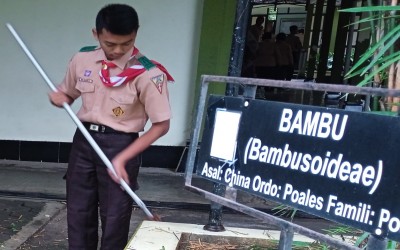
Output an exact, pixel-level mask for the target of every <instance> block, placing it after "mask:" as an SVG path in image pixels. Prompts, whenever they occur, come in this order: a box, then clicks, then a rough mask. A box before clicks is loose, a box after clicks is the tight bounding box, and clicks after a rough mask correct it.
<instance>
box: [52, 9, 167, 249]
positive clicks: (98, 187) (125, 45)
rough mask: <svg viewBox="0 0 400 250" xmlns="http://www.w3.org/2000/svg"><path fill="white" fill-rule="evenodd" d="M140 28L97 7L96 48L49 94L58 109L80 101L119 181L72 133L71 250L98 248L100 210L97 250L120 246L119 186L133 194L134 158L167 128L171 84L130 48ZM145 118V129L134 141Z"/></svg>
mask: <svg viewBox="0 0 400 250" xmlns="http://www.w3.org/2000/svg"><path fill="white" fill-rule="evenodd" d="M138 28H139V18H138V15H137V12H136V11H135V9H134V8H132V7H131V6H129V5H125V4H109V5H106V6H105V7H103V8H102V9H101V10H100V11H99V12H98V14H97V17H96V28H95V29H93V30H92V33H93V36H94V38H95V39H96V40H97V41H98V42H99V47H97V46H91V47H85V48H83V49H82V50H81V51H80V52H79V53H77V54H75V55H74V56H73V57H72V59H71V61H70V63H69V66H68V70H67V73H66V75H65V78H64V80H63V81H62V82H61V84H60V85H59V86H58V91H57V92H52V93H50V94H49V98H50V101H51V103H52V104H53V105H55V106H57V107H62V105H63V103H67V104H72V103H73V102H74V100H75V99H77V98H78V97H81V99H82V106H81V108H80V109H79V111H78V114H77V116H78V118H79V119H80V120H81V121H82V123H83V125H84V126H85V127H86V128H87V130H88V131H89V133H90V134H91V136H92V137H93V139H94V140H95V141H96V143H97V144H98V145H99V147H100V148H101V149H102V151H103V152H104V154H105V155H106V156H107V157H108V158H109V159H110V160H111V162H112V164H113V166H114V169H115V172H116V175H117V176H114V175H113V174H112V173H110V171H108V170H107V167H106V166H105V164H104V163H103V161H102V160H101V159H100V157H99V156H98V155H97V154H96V152H95V151H94V150H93V148H92V147H91V146H90V144H89V143H88V141H87V140H86V138H85V137H84V136H83V134H82V133H81V132H80V130H77V131H76V132H75V135H74V138H73V143H72V148H71V153H70V159H69V164H68V170H67V174H66V181H67V221H68V242H69V249H70V250H78V249H79V250H82V249H85V250H97V245H98V210H99V211H100V219H101V229H102V234H101V249H102V250H122V249H124V248H125V246H126V244H127V241H128V233H129V224H130V217H131V213H132V205H133V200H132V198H131V197H130V196H129V195H128V194H127V193H126V192H125V191H123V190H122V188H121V187H120V180H121V179H123V180H124V181H125V182H126V183H128V184H129V185H130V187H131V188H132V190H137V189H138V188H139V186H138V183H137V176H138V173H139V167H140V164H141V158H140V153H141V152H142V151H143V150H145V149H146V148H147V147H149V146H150V145H151V144H152V143H153V142H154V141H156V140H157V139H158V138H160V137H161V136H163V135H164V134H166V133H167V131H168V130H169V126H170V119H171V109H170V104H169V97H168V88H167V83H168V81H173V79H172V77H171V76H170V75H169V73H168V72H167V71H166V69H165V68H164V67H162V66H161V65H160V64H159V63H157V62H155V61H151V60H149V59H147V57H145V56H144V55H143V54H141V53H140V51H139V50H138V49H137V48H136V47H135V40H136V38H137V31H138ZM148 120H150V121H151V123H152V125H151V127H150V128H149V129H148V130H147V131H146V132H144V133H143V134H142V135H141V136H140V137H139V136H138V133H139V132H142V131H143V130H144V127H145V124H146V123H147V121H148ZM99 208H100V209H99Z"/></svg>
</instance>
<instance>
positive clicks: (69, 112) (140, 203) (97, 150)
mask: <svg viewBox="0 0 400 250" xmlns="http://www.w3.org/2000/svg"><path fill="white" fill-rule="evenodd" d="M6 26H7V28H8V29H9V30H10V32H11V34H12V35H13V36H14V38H15V40H17V42H18V44H19V45H20V46H21V48H22V49H23V51H24V52H25V54H26V55H27V56H28V58H29V59H30V60H31V62H32V63H33V65H34V66H35V67H36V69H37V70H38V71H39V73H40V74H41V75H42V77H43V79H44V80H45V82H46V83H47V85H48V86H49V87H50V89H51V90H52V91H54V92H57V91H58V90H57V88H56V87H55V86H54V84H53V83H52V82H51V81H50V79H49V77H48V76H47V75H46V73H45V72H44V70H43V69H42V67H41V66H40V64H39V63H38V62H37V61H36V59H35V57H33V55H32V53H31V52H30V51H29V50H28V48H27V47H26V45H25V43H24V42H23V41H22V39H21V38H20V37H19V35H18V33H17V32H16V31H15V29H14V28H13V26H12V25H11V24H9V23H7V24H6ZM63 108H64V109H65V110H66V111H67V113H68V115H69V116H70V117H71V119H72V120H73V121H74V122H75V124H76V126H78V128H79V130H80V131H81V132H82V134H83V135H84V136H85V138H86V139H87V140H88V142H89V143H90V145H91V146H92V147H93V149H94V150H95V151H96V153H97V154H98V155H99V157H100V158H101V159H102V160H103V162H104V164H105V165H106V166H107V168H108V169H109V170H110V171H111V172H112V173H113V174H114V175H115V176H117V173H116V172H115V169H114V166H113V165H112V163H111V161H110V160H109V159H108V158H107V156H106V155H105V154H104V152H103V151H102V150H101V148H100V147H99V145H97V143H96V142H95V140H94V139H93V138H92V136H91V135H90V134H89V132H88V131H87V130H86V128H85V127H84V126H83V124H82V122H81V121H80V120H79V119H78V117H77V116H76V115H75V113H74V111H72V109H71V107H70V106H69V105H68V104H67V103H63ZM117 177H118V176H117ZM120 184H121V186H122V187H123V188H124V190H125V191H126V192H127V193H128V194H129V195H130V196H131V197H132V198H133V200H134V201H135V202H136V204H137V205H138V206H139V207H140V208H141V209H142V210H143V211H144V212H145V213H146V215H147V216H148V217H149V218H150V219H155V217H154V216H153V214H152V213H151V212H150V211H149V210H148V209H147V207H146V205H145V204H144V203H143V201H142V200H141V199H140V198H139V197H138V196H137V195H136V194H135V192H133V191H132V189H131V188H130V187H129V185H128V184H127V183H126V182H125V181H124V180H123V179H120Z"/></svg>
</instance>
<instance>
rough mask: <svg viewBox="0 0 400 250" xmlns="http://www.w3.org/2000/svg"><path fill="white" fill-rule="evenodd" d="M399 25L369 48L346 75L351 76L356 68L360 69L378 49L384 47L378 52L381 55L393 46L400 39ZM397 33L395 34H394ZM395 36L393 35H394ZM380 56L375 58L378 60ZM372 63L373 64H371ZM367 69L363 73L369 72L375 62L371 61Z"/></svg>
mask: <svg viewBox="0 0 400 250" xmlns="http://www.w3.org/2000/svg"><path fill="white" fill-rule="evenodd" d="M399 31H400V25H399V26H397V27H396V28H394V29H393V30H391V31H390V32H389V33H388V34H386V35H385V36H384V37H382V39H381V40H380V41H379V42H378V43H376V44H375V45H374V46H373V47H371V48H370V49H369V50H368V51H367V52H366V53H365V54H364V55H363V56H362V57H361V58H360V59H359V60H358V61H357V63H356V64H355V65H354V66H353V67H352V68H351V70H350V71H349V72H348V73H347V74H351V73H352V72H353V71H355V70H356V69H357V68H358V67H360V66H361V65H362V64H363V63H364V62H366V61H367V60H368V59H370V58H371V57H372V56H373V54H374V53H375V52H376V51H377V50H378V48H379V47H382V46H384V49H382V50H381V51H380V52H379V55H382V54H383V53H384V52H385V51H386V50H387V49H388V48H389V47H390V46H392V45H393V43H394V42H396V40H397V39H398V38H399V37H400V32H399ZM396 33H397V34H396ZM394 34H395V35H394ZM388 39H390V40H389V42H388V43H387V44H386V45H384V44H385V42H386V41H387V40H388ZM379 57H380V56H376V58H378V59H379ZM372 62H373V63H372ZM372 62H371V63H369V65H368V66H367V67H365V68H364V72H366V71H368V70H370V69H371V68H372V67H373V66H374V63H375V62H376V60H373V61H372Z"/></svg>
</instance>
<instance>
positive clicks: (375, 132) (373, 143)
mask: <svg viewBox="0 0 400 250" xmlns="http://www.w3.org/2000/svg"><path fill="white" fill-rule="evenodd" d="M399 149H400V118H399V117H394V116H382V115H376V114H371V113H361V112H352V111H345V110H340V109H329V108H324V107H315V106H304V105H297V104H288V103H279V102H270V101H263V100H247V99H244V98H242V97H227V96H210V98H209V101H208V108H207V117H206V122H205V127H204V131H203V138H202V141H201V149H200V152H199V159H198V163H197V170H196V171H197V174H199V175H200V176H202V177H204V178H207V179H210V180H213V181H215V182H217V183H221V184H224V185H230V186H233V187H235V188H237V189H241V190H244V191H247V192H250V193H252V194H255V195H257V196H260V197H263V198H266V199H270V200H274V201H277V202H279V203H283V204H286V205H289V206H292V207H295V208H297V209H300V210H303V211H305V212H308V213H310V214H314V215H317V216H319V217H322V218H326V219H329V220H332V221H336V222H339V223H343V224H346V225H349V226H352V227H355V228H359V229H361V230H364V231H367V232H370V233H373V234H376V235H379V236H382V237H387V238H390V239H393V240H397V241H399V240H400V233H399V231H400V192H399V191H400V190H399V182H400V153H399Z"/></svg>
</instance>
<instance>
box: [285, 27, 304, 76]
mask: <svg viewBox="0 0 400 250" xmlns="http://www.w3.org/2000/svg"><path fill="white" fill-rule="evenodd" d="M289 29H290V34H289V35H288V36H287V37H286V42H287V43H288V44H289V45H290V48H291V49H292V54H293V64H294V68H295V69H297V68H298V66H299V59H300V52H301V49H302V48H303V44H302V42H301V40H300V38H299V37H298V36H297V34H298V33H299V31H298V27H297V26H296V25H292V26H290V28H289Z"/></svg>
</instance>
